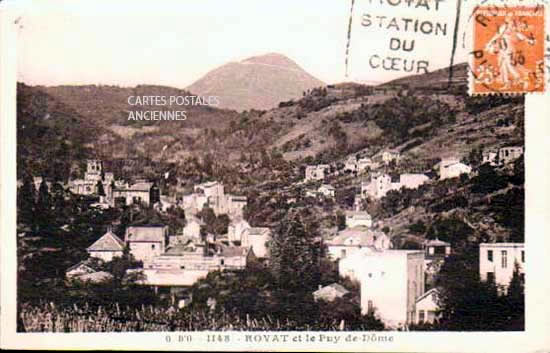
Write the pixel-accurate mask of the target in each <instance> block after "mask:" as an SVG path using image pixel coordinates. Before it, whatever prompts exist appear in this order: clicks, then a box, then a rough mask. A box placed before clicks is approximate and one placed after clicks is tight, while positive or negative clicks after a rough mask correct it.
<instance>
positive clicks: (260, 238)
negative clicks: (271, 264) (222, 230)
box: [241, 227, 271, 258]
mask: <svg viewBox="0 0 550 353" xmlns="http://www.w3.org/2000/svg"><path fill="white" fill-rule="evenodd" d="M270 240H271V230H270V229H269V228H266V227H251V228H247V229H245V230H244V231H243V235H242V242H241V246H242V247H244V248H252V251H254V255H255V256H257V257H261V258H264V257H268V256H269V246H268V244H269V241H270Z"/></svg>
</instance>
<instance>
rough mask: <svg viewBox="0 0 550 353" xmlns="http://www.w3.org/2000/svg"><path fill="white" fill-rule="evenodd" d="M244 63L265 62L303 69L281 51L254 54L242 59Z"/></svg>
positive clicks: (265, 63)
mask: <svg viewBox="0 0 550 353" xmlns="http://www.w3.org/2000/svg"><path fill="white" fill-rule="evenodd" d="M241 63H242V64H263V65H272V66H278V67H282V68H289V69H294V70H301V68H300V66H298V64H296V63H295V62H294V61H292V60H291V59H289V58H288V57H286V56H284V55H283V54H279V53H268V54H264V55H258V56H252V57H250V58H247V59H244V60H242V61H241Z"/></svg>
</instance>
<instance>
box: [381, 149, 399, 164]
mask: <svg viewBox="0 0 550 353" xmlns="http://www.w3.org/2000/svg"><path fill="white" fill-rule="evenodd" d="M400 159H401V155H400V154H399V151H397V150H387V151H384V152H382V162H384V163H385V164H389V163H390V162H391V161H395V162H396V163H399V160H400Z"/></svg>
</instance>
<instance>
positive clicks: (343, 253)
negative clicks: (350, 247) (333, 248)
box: [340, 249, 346, 257]
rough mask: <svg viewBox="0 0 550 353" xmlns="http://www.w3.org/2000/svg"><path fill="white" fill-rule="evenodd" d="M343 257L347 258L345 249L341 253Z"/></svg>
mask: <svg viewBox="0 0 550 353" xmlns="http://www.w3.org/2000/svg"><path fill="white" fill-rule="evenodd" d="M340 254H341V255H342V257H346V250H345V249H342V251H341V253H340Z"/></svg>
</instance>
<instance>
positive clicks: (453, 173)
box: [439, 159, 472, 180]
mask: <svg viewBox="0 0 550 353" xmlns="http://www.w3.org/2000/svg"><path fill="white" fill-rule="evenodd" d="M471 172H472V168H471V167H470V166H468V165H466V164H464V163H460V161H458V160H457V159H444V160H442V161H441V162H440V164H439V178H440V179H441V180H444V179H451V178H457V177H459V176H460V175H461V174H470V173H471Z"/></svg>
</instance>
